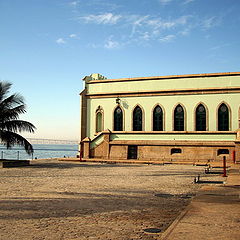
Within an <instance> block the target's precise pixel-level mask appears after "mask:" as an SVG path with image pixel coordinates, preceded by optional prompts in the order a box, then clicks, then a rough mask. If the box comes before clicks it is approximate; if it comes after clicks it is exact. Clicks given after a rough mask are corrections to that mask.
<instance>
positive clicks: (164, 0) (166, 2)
mask: <svg viewBox="0 0 240 240" xmlns="http://www.w3.org/2000/svg"><path fill="white" fill-rule="evenodd" d="M159 2H160V3H161V4H163V5H166V4H168V3H170V2H172V0H159Z"/></svg>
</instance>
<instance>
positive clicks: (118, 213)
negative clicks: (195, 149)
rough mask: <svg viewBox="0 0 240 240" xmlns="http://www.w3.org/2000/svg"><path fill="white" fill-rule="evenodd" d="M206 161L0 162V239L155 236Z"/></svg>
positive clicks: (187, 197) (184, 200) (192, 189)
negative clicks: (9, 165) (20, 164)
mask: <svg viewBox="0 0 240 240" xmlns="http://www.w3.org/2000/svg"><path fill="white" fill-rule="evenodd" d="M200 172H203V167H196V166H181V165H164V166H162V165H126V164H125V165H118V164H112V165H110V164H98V163H92V164H91V163H72V162H58V161H56V160H47V161H46V160H34V161H33V162H32V165H31V166H29V167H21V168H0V186H1V187H0V239H1V240H5V239H6V240H9V239H10V240H11V239H14V240H15V239H34V240H43V239H58V240H59V239H67V240H70V239H121V240H122V239H123V240H125V239H126V240H128V239H145V240H148V239H158V238H159V235H160V234H161V233H159V234H156V233H155V234H153V233H152V234H151V233H146V232H145V231H144V230H145V229H147V228H157V229H161V231H162V232H163V231H164V230H165V229H166V228H167V227H168V226H169V224H171V222H172V221H173V220H174V219H175V218H176V217H177V216H178V215H179V213H180V212H181V211H182V210H183V209H184V208H185V207H186V206H187V205H188V204H189V202H190V201H191V196H194V194H195V193H196V191H197V190H198V189H199V185H198V184H193V179H194V176H196V175H197V174H198V173H200Z"/></svg>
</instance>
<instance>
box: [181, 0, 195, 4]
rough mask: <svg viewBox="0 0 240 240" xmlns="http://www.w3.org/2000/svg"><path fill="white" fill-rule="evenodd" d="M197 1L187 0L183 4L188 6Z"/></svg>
mask: <svg viewBox="0 0 240 240" xmlns="http://www.w3.org/2000/svg"><path fill="white" fill-rule="evenodd" d="M194 1H195V0H185V1H184V2H183V4H188V3H191V2H194Z"/></svg>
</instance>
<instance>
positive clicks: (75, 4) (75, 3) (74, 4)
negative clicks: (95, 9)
mask: <svg viewBox="0 0 240 240" xmlns="http://www.w3.org/2000/svg"><path fill="white" fill-rule="evenodd" d="M78 4H79V1H72V2H70V3H69V5H71V6H73V7H76V6H77V5H78Z"/></svg>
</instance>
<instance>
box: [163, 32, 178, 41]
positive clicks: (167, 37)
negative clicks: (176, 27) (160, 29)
mask: <svg viewBox="0 0 240 240" xmlns="http://www.w3.org/2000/svg"><path fill="white" fill-rule="evenodd" d="M175 37H176V36H175V35H172V34H170V35H167V36H165V37H162V38H160V39H159V40H160V41H161V42H171V41H173V39H174V38H175Z"/></svg>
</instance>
